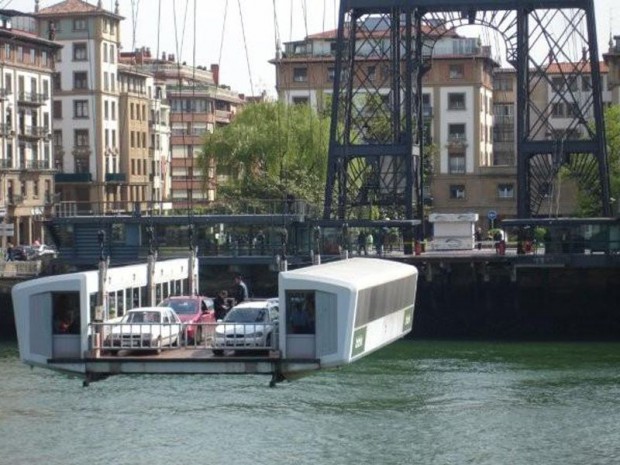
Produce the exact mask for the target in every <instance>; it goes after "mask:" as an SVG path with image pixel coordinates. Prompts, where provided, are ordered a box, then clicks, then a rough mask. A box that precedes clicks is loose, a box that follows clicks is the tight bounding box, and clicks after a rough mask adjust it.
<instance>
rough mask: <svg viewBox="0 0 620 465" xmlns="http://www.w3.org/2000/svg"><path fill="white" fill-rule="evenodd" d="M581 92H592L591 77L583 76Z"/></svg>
mask: <svg viewBox="0 0 620 465" xmlns="http://www.w3.org/2000/svg"><path fill="white" fill-rule="evenodd" d="M581 90H585V91H590V90H592V79H591V78H590V76H581Z"/></svg>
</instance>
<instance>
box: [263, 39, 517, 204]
mask: <svg viewBox="0 0 620 465" xmlns="http://www.w3.org/2000/svg"><path fill="white" fill-rule="evenodd" d="M336 33H337V31H327V32H323V33H320V34H315V35H310V36H308V37H306V38H305V39H304V40H302V41H295V42H289V43H285V44H284V50H283V53H282V54H281V55H280V56H278V57H276V59H274V60H272V61H271V62H272V63H273V64H274V65H275V67H276V83H277V84H276V86H277V91H278V96H279V98H280V100H283V101H285V102H287V103H291V104H295V103H297V104H298V103H308V104H310V105H312V106H314V107H315V108H317V109H319V110H322V111H329V108H328V104H329V102H330V97H331V94H332V92H333V81H334V77H335V50H336V38H337V37H336ZM375 34H377V39H376V42H377V44H376V45H375V46H376V47H377V48H379V49H386V47H389V44H386V45H381V44H380V43H379V42H381V41H389V40H390V38H389V35H386V34H382V33H381V31H376V30H375ZM357 50H358V52H359V53H363V47H362V46H358V47H357ZM364 60H365V61H364V64H362V65H360V66H361V67H364V66H366V69H365V70H364V71H363V72H362V71H360V72H362V74H364V75H365V76H367V78H368V81H369V82H372V83H373V85H380V84H377V83H381V82H386V84H388V82H387V81H386V78H385V77H384V76H383V73H385V72H386V71H389V70H387V68H386V67H387V63H384V62H382V61H381V59H380V58H377V54H376V53H373V50H368V56H366V57H365V59H364ZM430 61H431V65H432V66H431V68H430V70H429V71H428V72H427V73H426V74H425V75H424V78H423V83H422V85H423V88H422V103H423V117H424V118H425V122H424V124H425V134H426V142H427V143H430V144H433V145H434V146H435V147H436V151H437V158H436V159H435V160H434V163H433V164H434V174H433V176H432V178H431V180H430V183H429V185H428V186H426V188H427V190H426V192H425V197H426V198H427V204H428V205H429V206H431V208H432V209H433V211H444V212H457V213H458V212H477V213H480V214H482V215H484V216H486V213H487V211H488V210H489V209H490V208H496V207H499V206H500V205H502V207H504V205H503V204H502V203H501V202H499V200H500V199H499V198H498V197H497V192H498V189H500V187H498V186H502V188H505V186H506V185H507V184H509V183H512V184H514V173H515V170H516V168H515V167H514V166H512V167H511V169H508V170H507V169H506V168H505V167H502V168H500V169H496V168H495V165H494V158H493V157H494V151H493V140H492V137H493V134H492V132H493V72H494V70H495V69H497V68H498V64H497V62H496V61H495V60H494V59H493V57H492V56H491V50H490V48H489V47H484V46H481V45H480V43H479V40H478V38H473V37H460V36H458V35H456V34H454V33H447V34H445V35H443V37H441V38H439V39H437V41H436V42H435V45H434V47H433V50H432V54H431V57H430ZM378 93H379V94H387V93H389V88H387V87H386V88H385V89H382V88H379V89H378ZM509 181H510V182H509ZM490 200H492V201H490ZM512 200H513V202H516V197H515V198H514V199H512ZM498 202H499V203H498ZM515 211H516V205H515V206H512V207H511V210H510V213H514V212H515Z"/></svg>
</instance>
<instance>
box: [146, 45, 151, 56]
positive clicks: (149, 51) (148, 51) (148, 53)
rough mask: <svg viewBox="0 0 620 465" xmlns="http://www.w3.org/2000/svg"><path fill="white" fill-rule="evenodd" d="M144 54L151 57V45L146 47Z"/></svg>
mask: <svg viewBox="0 0 620 465" xmlns="http://www.w3.org/2000/svg"><path fill="white" fill-rule="evenodd" d="M144 56H145V57H146V58H151V48H150V47H146V52H145V54H144Z"/></svg>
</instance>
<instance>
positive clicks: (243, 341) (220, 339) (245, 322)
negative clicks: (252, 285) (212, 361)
mask: <svg viewBox="0 0 620 465" xmlns="http://www.w3.org/2000/svg"><path fill="white" fill-rule="evenodd" d="M277 326H278V299H267V300H256V301H249V302H242V303H240V304H239V305H236V306H235V307H233V308H232V309H230V311H229V312H228V313H227V314H226V316H225V317H224V319H223V320H219V321H218V325H217V326H216V327H215V339H214V341H213V347H214V349H213V354H214V355H222V354H223V353H224V350H227V349H231V350H235V349H243V348H245V349H265V350H267V351H268V350H270V349H272V348H274V347H275V342H276V329H277Z"/></svg>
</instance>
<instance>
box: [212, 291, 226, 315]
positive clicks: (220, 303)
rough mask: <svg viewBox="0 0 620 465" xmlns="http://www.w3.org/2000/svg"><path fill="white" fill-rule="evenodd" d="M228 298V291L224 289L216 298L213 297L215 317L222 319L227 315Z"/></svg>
mask: <svg viewBox="0 0 620 465" xmlns="http://www.w3.org/2000/svg"><path fill="white" fill-rule="evenodd" d="M227 298H228V291H226V290H222V291H220V292H218V293H217V295H216V296H215V299H213V306H214V307H215V319H216V320H221V319H223V318H224V317H225V316H226V313H227V312H228V303H227V302H226V299H227Z"/></svg>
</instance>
